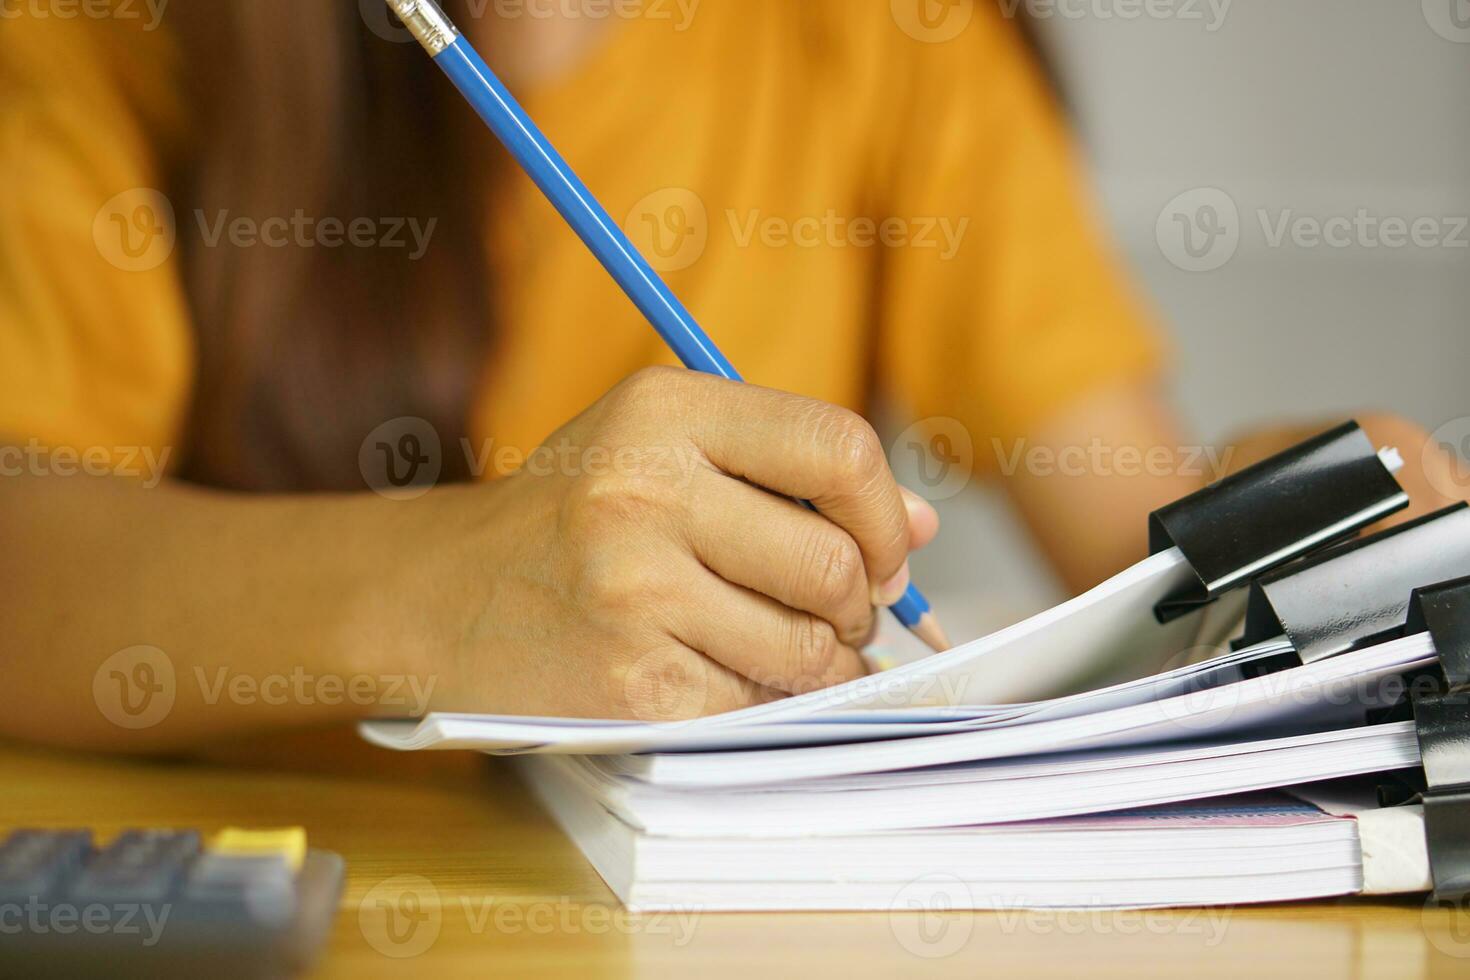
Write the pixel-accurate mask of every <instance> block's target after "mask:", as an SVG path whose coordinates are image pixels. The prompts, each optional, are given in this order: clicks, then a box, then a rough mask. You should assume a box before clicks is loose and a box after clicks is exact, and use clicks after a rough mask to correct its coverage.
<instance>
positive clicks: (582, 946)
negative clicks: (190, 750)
mask: <svg viewBox="0 0 1470 980" xmlns="http://www.w3.org/2000/svg"><path fill="white" fill-rule="evenodd" d="M236 755H237V756H238V757H237V758H233V759H223V758H222V759H216V760H215V761H211V762H197V763H196V762H191V763H157V762H134V761H119V760H116V759H101V758H95V757H86V756H71V755H64V754H57V753H50V752H44V751H38V750H32V749H26V748H22V747H18V746H14V745H6V744H3V743H0V786H3V789H0V800H3V803H0V823H3V824H5V825H11V826H15V825H21V826H42V827H48V826H77V825H86V826H92V827H95V828H97V830H98V832H99V833H100V834H103V835H109V834H111V833H112V832H115V831H117V830H119V829H121V828H123V827H127V826H179V827H199V828H201V829H204V830H212V829H215V828H218V827H220V826H223V825H226V824H242V825H253V826H278V825H291V824H301V825H304V826H305V827H306V828H307V829H308V831H309V833H310V837H311V841H312V843H313V844H314V845H316V846H318V847H325V848H329V849H331V850H335V851H338V852H340V853H341V854H342V855H343V856H344V857H346V859H347V865H348V874H349V881H348V886H347V890H346V894H345V896H344V898H343V901H342V909H341V914H340V918H339V920H338V923H337V928H336V931H335V934H334V936H333V939H332V944H331V948H330V950H329V951H328V953H327V956H326V957H325V959H324V961H323V963H322V965H321V969H320V971H319V975H320V976H323V977H339V976H340V977H353V978H356V977H375V976H383V977H390V976H391V977H395V978H401V977H404V976H418V975H427V976H433V977H436V978H449V977H459V976H466V977H498V976H507V977H542V976H545V977H553V976H555V977H561V976H599V977H600V976H608V977H638V978H642V977H676V976H677V977H681V978H683V977H701V978H703V977H726V976H728V977H737V978H740V980H767V978H770V980H775V978H782V977H792V976H795V977H802V976H829V975H836V976H841V977H844V978H845V980H855V978H862V977H884V978H887V977H895V976H901V975H903V976H907V975H922V976H955V977H965V978H967V980H974V978H981V977H1008V976H1030V975H1037V976H1066V977H1080V976H1087V977H1089V978H1100V977H1113V976H1117V977H1128V978H1134V977H1138V976H1140V975H1151V974H1159V975H1165V976H1171V977H1189V978H1197V977H1199V978H1203V977H1221V978H1228V980H1247V978H1248V980H1259V978H1263V977H1268V976H1281V977H1290V978H1293V980H1297V978H1300V977H1306V976H1313V975H1324V976H1352V977H1377V976H1383V977H1393V978H1396V980H1417V978H1421V977H1465V976H1467V975H1470V915H1467V914H1466V913H1465V912H1464V911H1457V910H1443V909H1437V908H1429V909H1427V910H1426V907H1425V902H1424V901H1423V900H1422V899H1421V898H1418V897H1410V898H1405V899H1402V900H1396V901H1392V902H1366V901H1356V900H1355V901H1337V902H1323V903H1315V904H1303V905H1277V906H1269V907H1264V908H1260V907H1257V908H1239V909H1214V910H1186V911H1180V912H1117V913H1055V914H1051V913H1049V914H1041V913H1036V914H1029V913H1012V914H1002V913H983V914H974V915H972V914H969V913H952V914H949V915H945V916H937V915H936V916H927V917H925V916H922V915H902V916H889V915H884V914H800V915H750V914H741V915H714V914H708V915H703V916H697V917H688V916H686V917H682V918H681V917H675V916H648V917H642V918H636V917H631V916H628V915H627V914H625V913H624V912H623V911H622V910H621V908H620V907H619V906H618V904H617V901H616V899H614V898H613V896H612V894H611V893H610V892H609V891H608V890H607V888H606V886H604V885H603V883H602V881H601V879H599V878H598V877H597V875H596V873H595V872H593V870H592V869H591V868H590V867H589V866H588V865H587V864H586V863H585V862H584V861H583V859H582V857H581V854H580V853H579V852H578V851H577V850H576V849H575V848H574V847H573V846H572V845H571V844H570V843H569V842H568V841H567V840H566V839H565V838H563V837H562V836H561V834H560V832H558V831H557V830H556V828H555V827H554V826H552V825H551V824H550V822H549V821H548V820H547V818H546V817H544V816H543V814H542V813H541V812H540V811H539V810H538V808H537V806H536V804H535V803H533V802H532V801H531V800H530V799H529V798H528V797H527V794H526V793H525V791H524V790H523V789H522V788H521V787H520V786H519V785H518V784H517V783H516V782H515V780H514V779H513V778H511V776H510V774H509V772H508V771H507V770H506V769H505V767H504V766H503V765H501V764H499V763H497V762H495V761H493V760H487V759H484V758H481V757H478V756H473V755H469V754H461V753H454V754H448V753H435V754H423V755H416V756H406V755H395V754H392V753H388V752H383V751H379V750H376V749H372V748H370V747H368V746H366V745H363V744H360V743H358V742H357V741H356V740H355V739H354V738H353V737H352V736H351V735H350V733H346V732H340V733H327V734H324V735H321V736H317V737H314V738H310V739H304V738H297V739H292V740H284V741H281V742H272V743H269V744H266V745H262V746H256V747H255V748H253V749H252V750H251V751H250V753H249V755H248V759H247V758H245V757H244V756H243V755H241V754H236ZM404 876H416V877H408V878H405V877H404ZM405 890H409V891H413V890H417V892H418V893H419V894H420V895H421V896H422V897H426V898H427V899H429V901H426V902H424V903H423V904H422V906H421V908H422V912H421V913H420V916H419V919H418V920H417V922H416V923H415V922H414V921H411V920H408V919H398V920H395V923H394V926H395V928H397V929H398V931H397V932H395V933H394V934H393V935H391V936H390V935H389V934H388V933H387V932H386V931H385V930H386V928H387V927H388V922H387V919H386V918H385V913H383V912H382V911H381V906H380V905H379V904H378V902H379V900H380V899H387V900H388V902H389V904H390V905H394V907H395V908H396V907H397V906H396V905H395V904H394V902H395V901H396V899H398V898H399V896H401V895H402V894H404V892H405ZM434 896H437V902H435V901H433V898H434ZM395 940H397V941H395ZM420 947H422V951H419V948H420ZM401 953H411V954H414V955H410V956H403V957H395V956H390V955H385V954H401Z"/></svg>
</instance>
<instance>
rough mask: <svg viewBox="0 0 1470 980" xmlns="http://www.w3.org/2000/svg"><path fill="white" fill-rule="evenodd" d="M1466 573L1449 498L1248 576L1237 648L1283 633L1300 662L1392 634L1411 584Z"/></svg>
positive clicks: (1460, 526)
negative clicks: (1446, 503) (1437, 507)
mask: <svg viewBox="0 0 1470 980" xmlns="http://www.w3.org/2000/svg"><path fill="white" fill-rule="evenodd" d="M1465 575H1470V505H1466V504H1456V505H1455V506H1453V507H1447V508H1445V509H1444V510H1441V511H1438V512H1437V513H1434V514H1429V515H1426V516H1424V517H1421V518H1418V519H1417V520H1413V521H1410V522H1408V523H1406V524H1401V525H1399V526H1398V527H1394V528H1390V529H1389V530H1387V531H1382V532H1380V533H1378V534H1375V535H1372V536H1371V537H1367V538H1364V539H1362V540H1361V541H1354V542H1351V543H1349V544H1343V545H1339V546H1338V547H1335V548H1332V549H1331V550H1328V551H1325V552H1323V553H1322V554H1319V555H1314V556H1313V557H1310V558H1307V559H1305V560H1303V561H1300V562H1297V563H1296V564H1294V565H1290V566H1288V567H1286V568H1283V569H1280V570H1278V571H1275V572H1272V573H1271V574H1269V575H1263V576H1262V577H1260V578H1258V579H1256V580H1255V581H1254V582H1252V583H1251V586H1250V596H1249V598H1248V599H1247V600H1246V610H1245V635H1244V637H1242V639H1240V640H1239V641H1237V643H1236V646H1237V648H1240V647H1248V646H1253V645H1255V644H1257V643H1260V642H1262V641H1263V640H1269V639H1272V638H1274V637H1278V636H1282V635H1285V636H1286V638H1287V639H1289V640H1290V641H1291V644H1292V646H1293V647H1294V648H1295V650H1296V654H1297V656H1298V657H1300V658H1301V662H1302V663H1304V664H1309V663H1315V662H1316V661H1318V660H1325V659H1326V658H1328V657H1333V656H1336V655H1337V654H1340V653H1346V652H1348V651H1349V650H1352V649H1355V648H1357V647H1359V646H1362V645H1365V644H1367V643H1374V642H1378V641H1379V640H1382V639H1385V638H1387V637H1389V636H1394V635H1398V634H1399V633H1400V632H1401V631H1402V630H1403V627H1404V623H1405V622H1406V618H1407V616H1408V613H1409V595H1410V593H1412V592H1413V591H1414V590H1415V589H1416V588H1421V587H1425V586H1429V585H1433V584H1434V583H1435V582H1444V581H1447V580H1449V579H1454V578H1460V577H1461V576H1465Z"/></svg>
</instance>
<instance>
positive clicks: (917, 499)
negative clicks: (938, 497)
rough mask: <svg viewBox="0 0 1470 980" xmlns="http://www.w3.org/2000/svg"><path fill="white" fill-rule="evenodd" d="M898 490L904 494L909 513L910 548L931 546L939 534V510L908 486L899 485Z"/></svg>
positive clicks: (916, 549) (904, 501)
mask: <svg viewBox="0 0 1470 980" xmlns="http://www.w3.org/2000/svg"><path fill="white" fill-rule="evenodd" d="M898 492H899V493H901V494H902V495H903V506H904V509H905V510H907V511H908V515H909V550H910V551H919V550H920V549H923V548H927V547H929V545H930V543H931V542H932V541H933V540H934V538H935V537H936V536H937V535H938V534H939V512H938V511H936V510H935V509H934V506H933V505H932V504H930V503H929V501H927V500H925V499H924V498H923V497H921V496H919V495H918V494H916V493H914V492H913V491H912V490H910V489H909V488H908V487H899V488H898Z"/></svg>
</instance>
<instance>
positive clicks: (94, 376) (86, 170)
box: [0, 16, 192, 459]
mask: <svg viewBox="0 0 1470 980" xmlns="http://www.w3.org/2000/svg"><path fill="white" fill-rule="evenodd" d="M134 33H135V32H132V31H129V30H127V29H126V28H123V27H119V26H116V22H109V23H107V24H103V23H101V22H94V21H90V20H88V19H86V18H77V19H72V20H64V21H63V20H58V19H54V18H53V19H47V20H43V19H38V18H33V17H30V16H22V17H18V18H15V19H12V20H8V21H6V23H5V26H4V28H3V30H0V91H4V92H5V96H4V98H3V100H0V441H3V442H9V443H12V444H14V443H16V442H17V441H18V442H20V443H22V444H28V443H36V444H40V445H41V446H44V447H49V448H56V447H69V448H71V449H73V450H76V451H79V452H87V453H91V454H93V455H92V458H94V459H95V458H96V454H97V453H98V452H103V453H105V454H106V455H107V456H109V457H113V458H116V457H118V456H126V457H136V456H137V455H139V453H140V451H142V450H152V451H153V452H154V453H155V456H154V458H160V457H159V455H158V454H160V453H162V452H164V451H165V450H166V449H168V448H169V447H170V446H171V444H172V443H173V442H174V441H175V440H176V439H177V438H178V434H179V430H180V427H181V419H182V415H183V412H184V411H185V406H186V402H187V399H188V393H189V387H190V373H191V365H192V342H191V334H190V332H189V329H188V321H187V313H186V304H185V301H184V297H183V291H182V289H181V285H180V281H179V275H178V268H177V261H176V257H175V255H174V254H173V252H174V248H173V245H174V242H175V239H176V234H175V226H174V217H173V215H172V213H171V208H170V206H169V203H168V201H167V199H166V198H164V197H163V195H162V194H160V193H158V192H157V191H156V190H155V188H157V187H158V185H159V174H158V171H157V168H156V162H155V145H156V144H155V142H154V141H153V140H152V139H151V138H150V137H151V135H152V134H151V130H150V127H149V125H148V123H149V121H150V119H151V118H152V117H151V116H150V115H148V114H147V113H143V112H140V111H138V110H137V109H135V106H136V105H137V104H138V99H139V97H143V98H148V99H152V100H153V103H152V104H153V105H154V107H155V108H157V107H158V106H159V105H160V104H161V103H160V102H159V100H160V99H162V98H163V97H164V96H163V94H162V93H163V91H164V89H165V88H166V86H163V85H160V84H155V83H156V82H157V81H158V78H157V76H158V74H159V71H160V70H161V67H162V66H163V65H165V64H166V63H167V49H166V47H165V46H164V45H165V41H164V39H163V38H146V37H142V36H136V37H135V36H133V34H134ZM150 76H151V77H152V78H153V82H150V81H149V77H150ZM149 85H152V86H153V89H154V90H153V91H151V92H149V91H147V88H148V86H149ZM163 458H167V457H163Z"/></svg>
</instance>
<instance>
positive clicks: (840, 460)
mask: <svg viewBox="0 0 1470 980" xmlns="http://www.w3.org/2000/svg"><path fill="white" fill-rule="evenodd" d="M696 383H697V384H699V385H700V386H701V387H700V390H699V391H698V393H697V396H695V397H694V399H693V400H694V403H695V404H696V405H698V406H699V408H700V410H698V411H695V412H693V413H692V414H691V417H690V418H688V419H687V420H686V424H687V425H688V427H689V431H690V432H691V435H692V437H693V438H694V440H695V443H696V445H698V446H699V448H700V449H701V450H702V451H703V452H704V453H705V455H706V456H707V457H708V458H709V460H710V462H711V463H713V464H714V465H715V466H717V467H718V468H719V469H721V470H723V471H724V472H726V473H728V474H730V475H732V476H737V477H740V478H742V479H746V480H750V481H751V482H753V483H756V484H759V485H760V486H762V487H765V488H767V489H769V490H773V491H775V492H777V493H780V494H784V495H786V496H789V497H797V498H800V499H803V500H810V501H811V502H812V504H813V505H815V506H816V508H817V509H818V510H819V511H821V512H822V514H823V515H825V516H826V517H828V518H829V519H830V520H832V521H834V522H835V523H837V524H838V525H840V526H841V527H842V528H843V529H844V530H845V531H847V533H848V534H849V535H851V536H852V538H853V540H854V541H856V542H857V545H858V548H859V549H860V550H861V552H862V555H863V563H864V568H865V569H866V571H867V577H868V583H869V586H870V589H871V596H872V599H873V601H874V602H875V603H877V604H878V605H884V606H888V605H892V604H893V603H894V602H897V601H898V599H899V598H900V597H902V595H903V593H904V590H905V589H906V588H907V587H908V582H909V576H908V553H909V548H910V542H911V538H912V535H911V531H910V528H909V516H908V513H909V506H915V507H917V508H918V509H923V508H925V507H927V504H923V503H922V502H919V501H917V500H915V501H912V502H911V503H910V504H908V505H906V504H905V501H904V497H903V496H902V494H900V493H899V489H898V484H897V483H896V482H895V481H894V479H893V474H892V472H891V471H890V470H889V468H888V460H887V457H886V456H885V454H884V452H883V447H882V444H881V443H880V442H879V441H878V436H877V434H876V433H875V432H874V431H873V429H872V427H871V426H870V425H868V423H867V422H865V421H863V419H862V418H861V417H860V416H858V415H856V414H854V413H853V412H849V411H847V410H846V409H841V408H837V407H835V406H832V405H828V404H825V403H823V402H818V401H814V400H812V399H809V398H802V397H800V396H797V395H791V394H787V393H785V392H779V391H773V390H771V389H768V388H760V387H758V386H755V385H744V384H738V383H735V382H728V381H721V380H719V379H708V378H705V379H700V380H699V381H698V382H696ZM732 420H733V421H732Z"/></svg>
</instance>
